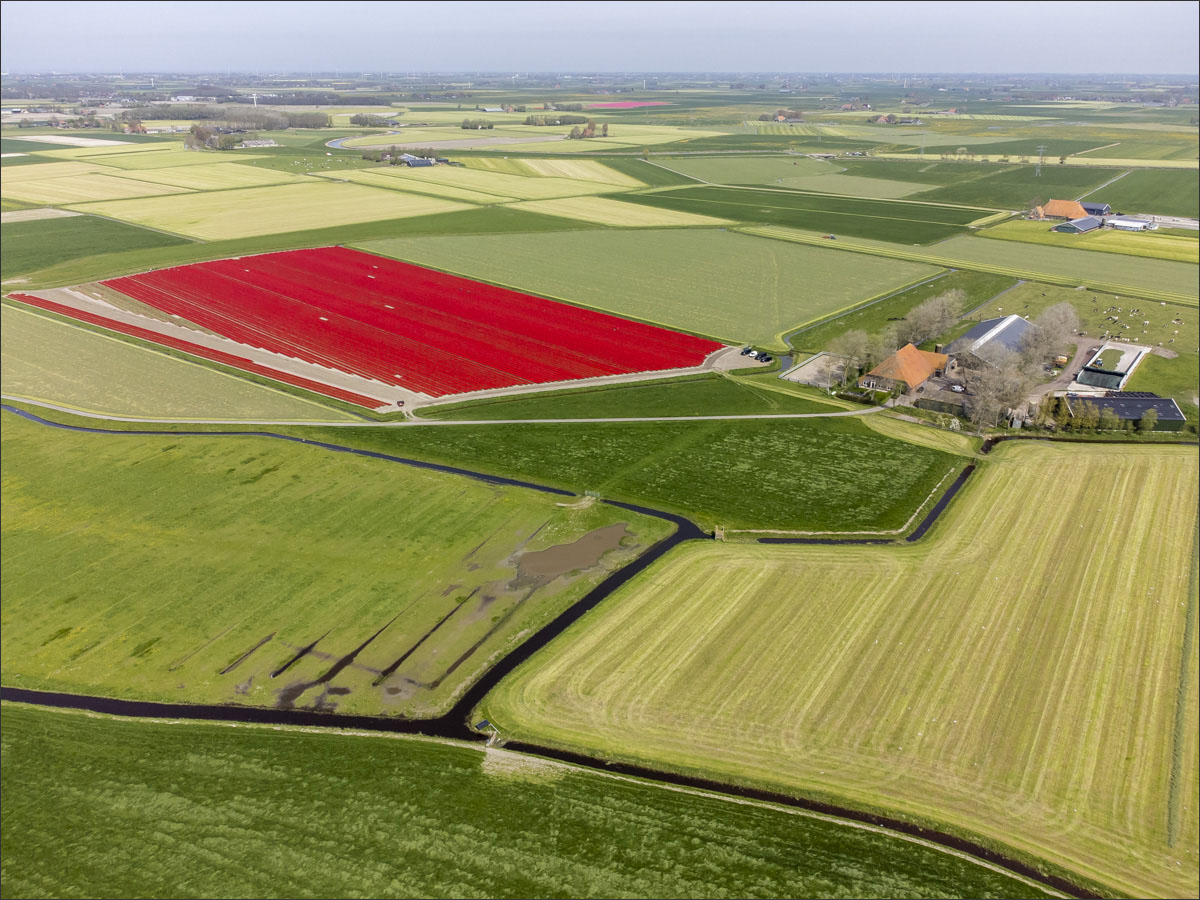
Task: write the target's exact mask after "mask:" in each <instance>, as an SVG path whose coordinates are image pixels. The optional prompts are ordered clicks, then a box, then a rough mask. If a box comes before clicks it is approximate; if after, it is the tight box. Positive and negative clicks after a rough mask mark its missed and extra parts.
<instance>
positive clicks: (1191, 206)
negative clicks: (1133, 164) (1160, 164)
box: [1087, 169, 1200, 219]
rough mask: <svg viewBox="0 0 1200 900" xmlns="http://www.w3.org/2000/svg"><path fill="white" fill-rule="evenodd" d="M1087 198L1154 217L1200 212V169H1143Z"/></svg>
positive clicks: (1186, 215) (1129, 211)
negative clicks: (1186, 170) (1199, 170)
mask: <svg viewBox="0 0 1200 900" xmlns="http://www.w3.org/2000/svg"><path fill="white" fill-rule="evenodd" d="M1087 199H1088V200H1095V201H1097V202H1104V203H1108V204H1109V205H1111V206H1112V208H1113V209H1114V210H1121V211H1122V212H1127V213H1148V214H1150V215H1155V216H1185V217H1187V218H1192V219H1194V218H1196V216H1197V215H1200V172H1196V171H1195V170H1192V171H1190V172H1180V171H1159V170H1154V169H1141V170H1138V171H1133V172H1130V173H1129V174H1128V175H1124V176H1122V177H1121V178H1120V179H1119V180H1117V181H1114V182H1113V183H1112V184H1110V185H1108V186H1107V187H1105V188H1103V189H1102V190H1098V191H1096V192H1095V193H1094V194H1093V195H1090V196H1089V197H1088V198H1087Z"/></svg>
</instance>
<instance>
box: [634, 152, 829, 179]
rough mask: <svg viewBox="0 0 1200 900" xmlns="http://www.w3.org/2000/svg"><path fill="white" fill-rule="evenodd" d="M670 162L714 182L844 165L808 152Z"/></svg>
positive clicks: (785, 175) (799, 175) (686, 172)
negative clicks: (788, 155)
mask: <svg viewBox="0 0 1200 900" xmlns="http://www.w3.org/2000/svg"><path fill="white" fill-rule="evenodd" d="M658 165H660V166H666V167H667V168H669V169H673V170H675V171H676V172H680V173H682V174H684V175H687V176H689V177H691V178H695V179H696V180H698V181H709V182H712V183H713V184H774V183H775V182H776V180H777V179H780V178H782V179H784V183H785V184H786V183H787V179H789V178H802V177H804V176H807V175H825V174H828V173H831V172H837V171H838V169H839V168H840V167H839V166H836V165H831V164H830V163H827V162H822V161H820V160H818V159H811V158H809V157H807V156H800V157H795V158H791V159H789V158H787V157H780V156H689V157H679V158H677V159H663V160H659V161H658Z"/></svg>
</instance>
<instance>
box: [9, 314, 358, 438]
mask: <svg viewBox="0 0 1200 900" xmlns="http://www.w3.org/2000/svg"><path fill="white" fill-rule="evenodd" d="M3 326H4V327H3V329H2V330H0V346H2V347H3V373H4V393H5V395H7V396H12V397H23V398H25V399H28V400H37V401H41V402H43V403H53V404H56V405H62V406H67V407H70V408H71V409H77V410H81V411H83V412H91V413H102V414H106V415H114V416H129V417H134V418H138V417H145V418H197V419H221V420H230V421H237V420H243V421H244V420H255V419H266V420H271V419H275V420H280V419H282V420H284V421H299V422H306V421H307V422H343V421H350V420H352V419H353V418H354V417H353V416H350V415H348V414H346V413H343V412H340V411H338V410H335V409H331V408H330V407H327V406H322V405H320V404H318V403H313V402H310V401H308V400H304V399H303V398H301V397H296V396H293V395H291V394H286V393H283V392H282V391H277V390H273V389H272V388H269V387H265V386H262V385H258V384H254V383H253V382H250V381H246V380H244V379H241V378H237V377H235V376H233V375H227V374H225V373H223V372H218V371H216V370H214V369H210V368H207V367H206V366H202V365H199V364H197V363H191V362H188V361H186V360H182V359H177V358H175V357H172V356H167V355H166V354H164V353H159V352H156V351H154V350H150V349H146V348H143V347H140V346H137V345H134V344H131V343H129V342H127V341H123V340H118V339H117V338H113V337H108V336H106V335H102V334H98V333H96V332H93V331H87V330H85V329H83V328H80V327H77V326H74V325H68V324H66V323H65V322H59V321H56V320H53V319H50V318H47V317H45V316H41V315H38V314H36V313H32V312H28V311H26V310H24V309H18V308H16V307H14V306H9V305H8V304H7V303H6V304H5V305H4V307H3Z"/></svg>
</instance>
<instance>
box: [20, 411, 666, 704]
mask: <svg viewBox="0 0 1200 900" xmlns="http://www.w3.org/2000/svg"><path fill="white" fill-rule="evenodd" d="M3 420H4V421H3V443H4V468H5V477H4V484H3V490H4V498H3V500H4V503H3V509H4V519H3V542H2V544H0V547H2V550H3V554H4V558H3V563H4V565H3V567H2V569H0V579H2V584H3V591H4V628H3V634H2V636H0V641H2V644H0V646H2V649H3V653H2V663H0V666H2V669H0V674H2V675H3V678H4V683H5V684H11V683H13V679H14V678H15V677H17V676H19V683H20V684H22V685H28V686H34V685H39V686H42V687H47V688H51V687H57V688H59V689H65V690H72V691H82V692H87V693H96V694H102V695H115V696H125V697H140V698H145V699H165V700H174V701H184V702H189V701H190V702H199V703H234V704H248V705H254V706H268V707H273V706H279V707H305V708H317V709H324V710H327V711H332V710H335V709H336V710H337V711H339V712H348V713H349V712H352V713H366V714H373V715H381V714H382V715H389V714H390V715H397V714H403V715H410V716H428V715H432V714H437V713H439V712H442V711H444V710H445V709H446V708H447V707H448V706H449V705H450V703H451V702H452V700H453V698H454V697H455V696H456V695H457V694H459V693H460V692H461V691H462V690H463V689H464V688H465V687H466V686H467V685H469V684H470V683H472V682H473V681H475V679H476V678H478V677H479V675H480V674H481V673H482V672H483V671H485V670H486V669H487V668H488V667H489V666H490V665H491V663H492V662H493V661H494V660H495V659H496V658H498V656H499V655H502V654H503V653H504V652H505V651H506V650H508V649H509V648H510V647H511V646H512V645H513V643H514V642H515V641H517V640H519V639H520V637H523V635H524V633H526V629H532V628H536V627H538V626H540V625H541V624H543V623H544V622H546V621H548V620H549V618H551V617H552V616H553V615H555V614H557V613H558V612H559V611H561V610H562V609H563V608H564V607H565V606H566V605H567V604H569V603H570V602H572V601H574V600H576V599H578V598H579V597H580V596H582V595H583V593H584V592H585V591H586V590H587V589H588V588H590V587H591V586H592V585H594V584H596V583H597V582H598V581H599V580H600V579H601V578H603V577H604V576H605V575H607V574H608V573H609V572H610V571H612V569H613V568H614V567H616V566H617V565H621V564H624V563H626V562H628V561H629V560H630V559H631V558H632V557H634V556H636V555H637V554H639V553H641V552H643V551H644V550H645V548H646V547H647V546H648V545H649V544H650V543H652V542H653V541H655V540H657V539H659V538H660V537H662V536H664V535H665V534H667V533H668V532H669V530H670V529H671V527H672V526H671V524H670V523H668V522H665V521H663V520H660V519H651V518H649V517H644V516H641V515H638V514H636V513H631V512H627V511H625V510H621V509H618V508H616V507H613V506H609V505H605V504H595V505H592V506H590V507H588V508H585V509H582V508H566V507H564V506H560V505H558V501H562V500H564V498H563V497H562V496H561V495H554V494H546V493H540V492H536V491H532V490H529V489H524V488H515V487H512V488H510V487H500V486H497V485H495V484H487V483H484V482H481V481H478V480H475V479H471V478H468V477H465V476H462V475H452V474H448V473H441V472H431V471H426V470H420V469H416V468H413V467H411V466H407V465H401V464H398V463H395V462H388V461H385V460H379V459H368V458H365V457H362V456H354V455H351V454H348V453H333V452H330V451H328V450H325V449H322V448H318V447H310V446H303V445H301V444H299V443H293V442H288V441H282V440H273V439H269V438H261V437H260V438H254V437H245V438H243V437H233V438H224V439H221V438H210V437H203V436H198V437H175V436H171V435H167V436H162V437H159V436H148V437H147V436H141V437H139V436H131V435H130V436H116V437H112V436H107V435H88V434H79V433H71V432H66V431H61V430H58V429H53V428H50V427H47V426H45V425H40V424H36V423H34V422H29V421H26V420H24V419H21V418H18V417H17V416H15V415H13V414H11V413H3ZM576 542H579V543H578V544H577V543H576ZM572 545H574V546H572ZM48 564H52V565H53V567H54V578H53V579H52V580H51V581H48V580H47V579H46V577H45V574H46V566H47V565H48ZM305 648H307V651H305ZM355 648H358V649H357V650H356V649H355ZM339 660H341V661H342V662H341V664H340V665H338V661H339Z"/></svg>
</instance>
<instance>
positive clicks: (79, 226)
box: [0, 216, 191, 278]
mask: <svg viewBox="0 0 1200 900" xmlns="http://www.w3.org/2000/svg"><path fill="white" fill-rule="evenodd" d="M0 236H3V239H4V254H3V256H2V257H0V277H4V278H11V277H12V276H14V275H24V274H26V273H28V272H33V271H36V270H37V269H41V268H45V267H46V266H48V265H55V264H57V263H65V262H69V261H72V260H82V259H85V258H88V257H93V256H97V255H100V254H107V253H120V252H122V251H126V252H128V251H146V250H154V249H157V248H161V247H177V246H179V245H181V244H190V243H191V241H187V240H184V239H183V238H179V237H175V236H174V235H169V234H163V233H162V232H160V231H151V230H150V229H148V228H138V227H137V226H136V225H126V224H125V223H123V222H114V221H112V220H111V219H101V218H97V217H96V216H71V217H70V218H65V219H38V220H35V221H33V222H9V223H8V224H7V225H0Z"/></svg>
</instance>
